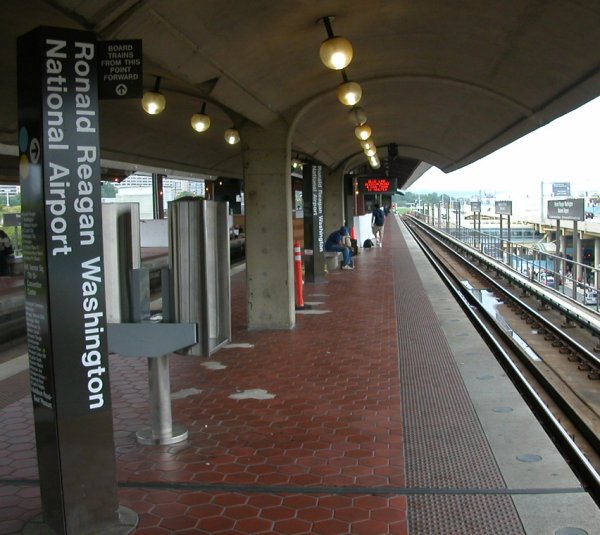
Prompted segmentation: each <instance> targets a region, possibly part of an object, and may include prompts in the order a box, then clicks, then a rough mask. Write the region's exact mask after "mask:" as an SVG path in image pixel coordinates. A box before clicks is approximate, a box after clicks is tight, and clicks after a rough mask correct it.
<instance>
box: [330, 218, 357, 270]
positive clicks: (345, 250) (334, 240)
mask: <svg viewBox="0 0 600 535" xmlns="http://www.w3.org/2000/svg"><path fill="white" fill-rule="evenodd" d="M344 233H346V234H347V233H348V229H347V228H346V227H342V228H340V230H335V231H334V232H332V233H331V234H330V235H329V236H328V237H327V241H326V242H325V250H326V251H327V252H340V253H342V269H344V270H352V269H354V262H352V251H351V249H350V247H346V245H344Z"/></svg>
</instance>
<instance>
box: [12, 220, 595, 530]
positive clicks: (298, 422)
mask: <svg viewBox="0 0 600 535" xmlns="http://www.w3.org/2000/svg"><path fill="white" fill-rule="evenodd" d="M384 241H385V244H384V247H383V248H373V249H368V250H363V251H362V252H361V254H360V255H359V256H358V257H357V259H356V269H355V270H354V271H342V270H338V271H335V272H333V273H329V274H328V275H327V282H326V283H324V284H309V283H307V284H306V285H305V301H306V302H307V303H308V304H311V305H312V308H311V309H310V310H306V311H303V312H302V313H300V312H299V313H298V314H297V318H296V327H295V328H294V329H293V330H289V331H248V330H247V329H246V322H247V320H246V300H245V273H244V272H241V273H238V274H235V275H233V276H232V303H233V306H232V310H233V317H232V320H233V340H232V343H231V344H229V345H228V346H227V347H225V348H222V349H220V350H219V351H217V352H216V353H214V354H213V355H212V356H211V357H210V358H209V359H206V358H200V357H191V356H179V355H173V356H172V357H171V389H172V393H173V396H172V397H173V401H172V403H173V418H174V421H175V422H177V423H179V424H182V425H184V426H185V427H186V428H187V429H188V430H189V439H188V440H187V441H186V442H184V443H181V444H176V445H172V446H141V445H138V444H137V443H136V440H135V432H136V431H138V430H139V429H141V428H143V427H146V426H147V425H148V420H149V408H148V394H147V390H148V384H147V371H146V362H145V360H144V359H125V358H122V357H120V356H118V355H113V356H111V357H110V365H111V388H112V393H113V408H114V426H115V446H116V455H117V464H118V489H119V490H118V492H119V502H120V503H121V504H122V505H124V506H126V507H129V508H131V509H133V510H134V511H136V512H137V513H138V514H139V520H140V522H139V526H138V528H137V529H136V531H135V533H136V534H137V535H166V534H171V533H176V534H180V535H183V534H187V535H189V534H193V533H196V534H211V535H213V534H221V533H222V534H225V533H226V534H232V535H233V534H253V535H254V534H260V533H270V534H282V535H289V534H321V535H340V534H347V533H353V534H364V535H379V534H387V533H393V534H409V533H410V534H411V535H417V534H419V535H425V534H427V535H431V534H438V533H439V534H444V535H446V534H461V535H463V534H464V535H470V534H478V535H480V534H494V535H499V534H510V535H513V534H517V533H538V532H536V531H532V530H531V529H529V530H527V529H526V528H524V525H525V526H535V525H536V522H538V520H537V519H539V523H540V526H542V523H543V528H544V529H546V528H547V527H548V526H549V525H550V526H551V527H553V528H554V529H556V527H557V526H558V522H559V521H560V518H561V517H560V515H559V514H557V513H556V511H557V508H560V507H559V506H558V505H557V504H558V503H560V504H561V506H562V507H564V508H565V509H566V508H568V507H570V506H576V509H577V511H578V512H579V516H580V517H581V515H582V514H583V515H585V518H584V520H585V521H586V522H587V521H588V520H589V521H591V522H592V524H591V525H592V526H593V525H600V522H598V524H595V522H596V521H598V520H599V519H600V517H598V516H595V517H594V516H593V515H591V513H589V512H588V511H589V510H590V509H589V498H587V495H586V494H585V493H584V492H583V491H582V489H581V487H580V486H579V485H578V483H577V482H576V481H575V479H574V478H573V476H572V474H570V471H569V470H568V468H565V467H564V466H563V465H564V463H562V460H561V459H560V456H559V455H558V454H557V453H556V452H555V451H554V450H553V447H552V445H551V443H550V442H549V440H548V439H547V437H545V435H544V434H543V433H541V434H540V433H539V432H538V431H537V430H536V429H534V428H535V427H536V425H537V424H536V422H535V421H534V420H533V419H532V417H531V415H530V413H528V410H527V409H526V407H525V408H523V405H524V404H523V403H522V402H520V401H519V400H520V398H518V395H516V394H515V393H514V389H512V390H511V388H510V386H509V385H508V381H507V380H506V377H504V376H503V373H502V371H501V369H500V368H499V367H498V366H497V365H495V366H494V365H493V363H490V362H489V360H488V359H489V355H486V354H485V353H486V348H485V345H484V344H483V343H482V342H481V340H479V339H478V337H477V335H476V333H475V332H474V330H473V329H472V327H470V324H469V323H468V321H467V320H466V319H464V317H461V314H460V309H459V307H458V306H457V305H456V303H454V302H453V301H452V299H451V298H449V296H448V295H447V291H446V290H445V287H444V286H443V284H442V283H441V282H439V281H436V280H434V278H432V273H433V272H432V271H431V268H430V267H428V264H427V263H426V261H425V260H424V259H423V257H422V254H420V251H419V250H418V248H417V247H416V246H415V245H414V242H412V241H411V240H410V238H409V237H408V236H406V237H405V236H404V234H403V232H402V231H401V227H400V226H399V224H398V222H397V221H396V220H394V218H393V216H389V217H388V221H387V223H386V233H385V237H384ZM26 375H27V372H26V371H21V372H17V373H16V374H15V375H13V376H12V377H10V378H7V379H5V380H3V381H1V382H0V389H4V387H5V384H6V383H8V382H12V383H15V384H16V382H17V381H19V380H22V379H23V377H26ZM21 389H22V391H21V393H20V395H16V396H15V397H14V398H13V399H11V400H7V401H4V402H2V398H0V429H2V434H1V435H0V534H9V533H19V532H20V531H21V530H22V528H23V525H24V524H25V523H26V522H27V521H28V520H30V519H31V518H32V517H35V516H36V515H38V514H39V513H40V508H41V505H40V499H39V490H38V487H37V483H36V478H37V467H36V454H35V444H34V438H33V424H32V411H31V402H30V399H29V396H28V393H27V391H26V389H25V388H23V387H21ZM493 395H496V396H497V395H500V396H502V399H501V400H498V399H492V397H491V396H493ZM485 396H488V398H486V397H485ZM499 406H504V407H506V406H512V407H514V413H512V414H509V415H507V414H506V413H501V412H497V413H496V412H494V411H493V409H494V408H495V407H499ZM485 418H487V419H489V420H491V423H490V422H488V421H486V419H485ZM513 418H519V422H520V423H519V424H518V425H520V426H526V428H527V429H528V436H527V437H523V436H520V435H519V433H520V432H521V431H519V429H522V428H519V427H513V423H512V422H513V421H514V420H513ZM498 426H499V427H498ZM499 428H500V429H503V430H504V433H505V434H504V435H503V436H501V435H502V432H500V431H498V429H499ZM544 437H545V438H544ZM516 438H519V440H521V443H520V444H516V442H517V441H516V440H515V439H516ZM532 448H536V449H535V451H536V452H538V451H541V452H543V456H544V463H539V464H537V465H536V464H535V463H530V464H528V465H523V464H521V465H520V466H517V467H516V468H508V467H509V466H510V467H513V466H514V465H515V463H516V461H515V460H514V458H515V456H516V455H515V451H522V450H523V449H525V450H526V451H528V452H531V449H532ZM545 463H548V464H546V465H545V466H543V465H544V464H545ZM550 463H551V464H550ZM559 464H560V465H561V466H558V465H559ZM549 466H550V467H551V470H552V472H551V473H552V476H549V475H548V472H547V470H548V467H549ZM511 470H512V471H511ZM524 472H527V474H526V478H523V475H524V474H523V473H524ZM545 476H547V477H548V479H547V480H545V479H544V477H545ZM519 478H521V479H519ZM525 481H526V483H525ZM538 486H539V488H541V489H542V490H541V491H539V492H538V491H536V490H535V489H536V488H538ZM514 489H518V490H517V491H515V490H514ZM523 489H525V490H523ZM586 498H587V501H588V503H586V504H585V506H584V505H583V500H585V499H586ZM536 503H537V505H536ZM586 507H587V509H586ZM592 507H594V506H593V504H592ZM541 508H543V509H544V512H543V513H542V512H541V511H540V509H541ZM527 510H529V511H530V512H529V513H526V511H527ZM591 510H592V511H593V509H591ZM523 511H525V513H523ZM561 514H562V513H561ZM536 515H537V516H536ZM590 515H591V516H590ZM568 521H570V519H568V518H567V517H565V519H564V523H565V524H564V525H578V524H573V523H571V524H566V523H567V522H568ZM558 527H563V526H562V525H560V526H558ZM539 533H554V531H539ZM589 533H593V531H590V532H589Z"/></svg>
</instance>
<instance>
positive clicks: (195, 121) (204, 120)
mask: <svg viewBox="0 0 600 535" xmlns="http://www.w3.org/2000/svg"><path fill="white" fill-rule="evenodd" d="M205 111H206V102H203V103H202V109H201V110H200V111H199V112H198V113H194V115H192V118H191V119H190V123H191V125H192V128H193V129H194V130H195V131H196V132H206V131H207V130H208V129H209V128H210V117H209V116H208V115H206V113H205Z"/></svg>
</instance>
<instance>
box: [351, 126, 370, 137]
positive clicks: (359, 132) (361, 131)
mask: <svg viewBox="0 0 600 535" xmlns="http://www.w3.org/2000/svg"><path fill="white" fill-rule="evenodd" d="M354 135H355V136H356V137H357V138H358V139H361V140H363V141H364V140H365V139H369V138H370V137H371V127H370V126H369V125H368V124H367V123H364V124H361V125H360V126H357V127H356V128H355V129H354Z"/></svg>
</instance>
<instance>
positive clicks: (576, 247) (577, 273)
mask: <svg viewBox="0 0 600 535" xmlns="http://www.w3.org/2000/svg"><path fill="white" fill-rule="evenodd" d="M572 274H573V299H575V300H577V282H578V281H579V278H580V277H581V243H580V241H579V231H578V230H577V221H573V270H572Z"/></svg>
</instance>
